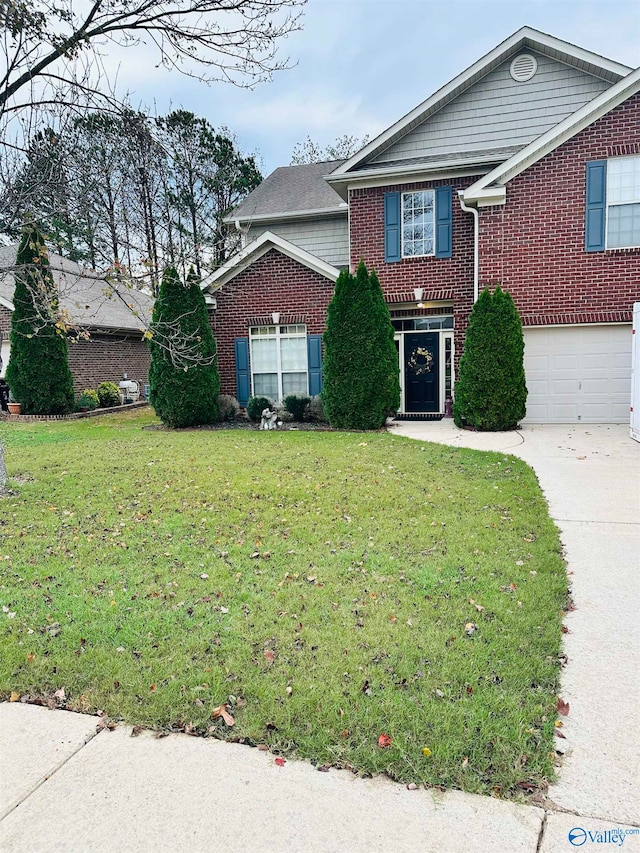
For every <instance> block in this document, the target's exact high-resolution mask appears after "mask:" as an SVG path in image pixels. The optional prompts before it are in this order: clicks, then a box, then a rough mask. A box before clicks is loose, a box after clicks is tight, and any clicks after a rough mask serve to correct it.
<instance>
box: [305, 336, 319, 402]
mask: <svg viewBox="0 0 640 853" xmlns="http://www.w3.org/2000/svg"><path fill="white" fill-rule="evenodd" d="M307 355H308V358H309V395H310V396H311V397H315V396H316V394H319V393H320V392H321V391H322V335H307Z"/></svg>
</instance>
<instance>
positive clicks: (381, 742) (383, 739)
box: [378, 733, 393, 749]
mask: <svg viewBox="0 0 640 853" xmlns="http://www.w3.org/2000/svg"><path fill="white" fill-rule="evenodd" d="M392 743H393V739H392V738H391V737H389V735H386V734H384V733H383V734H381V735H380V737H379V738H378V746H379V747H381V749H387V748H388V747H390V746H391V744H392Z"/></svg>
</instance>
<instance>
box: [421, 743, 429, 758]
mask: <svg viewBox="0 0 640 853" xmlns="http://www.w3.org/2000/svg"><path fill="white" fill-rule="evenodd" d="M422 754H423V755H424V757H425V758H429V756H430V755H431V750H430V749H429V747H428V746H425V747H424V749H423V750H422Z"/></svg>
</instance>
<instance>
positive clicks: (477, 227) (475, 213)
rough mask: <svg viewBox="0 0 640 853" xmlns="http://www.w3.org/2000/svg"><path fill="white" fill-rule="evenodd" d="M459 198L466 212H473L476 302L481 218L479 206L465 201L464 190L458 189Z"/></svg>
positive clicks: (476, 299) (476, 298)
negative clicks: (470, 205)
mask: <svg viewBox="0 0 640 853" xmlns="http://www.w3.org/2000/svg"><path fill="white" fill-rule="evenodd" d="M458 199H459V201H460V207H461V208H462V210H464V212H465V213H472V214H473V302H474V304H475V303H476V302H477V301H478V296H479V293H478V290H479V286H478V281H479V269H480V264H479V261H480V258H479V252H478V243H479V240H478V237H479V232H480V220H479V216H478V208H477V207H468V206H467V205H466V204H465V203H464V190H458Z"/></svg>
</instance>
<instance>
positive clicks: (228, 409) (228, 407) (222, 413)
mask: <svg viewBox="0 0 640 853" xmlns="http://www.w3.org/2000/svg"><path fill="white" fill-rule="evenodd" d="M239 413H240V404H239V403H238V401H237V400H236V398H235V397H231V396H230V395H229V394H218V420H219V421H235V419H236V418H237V417H238V414H239Z"/></svg>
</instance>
